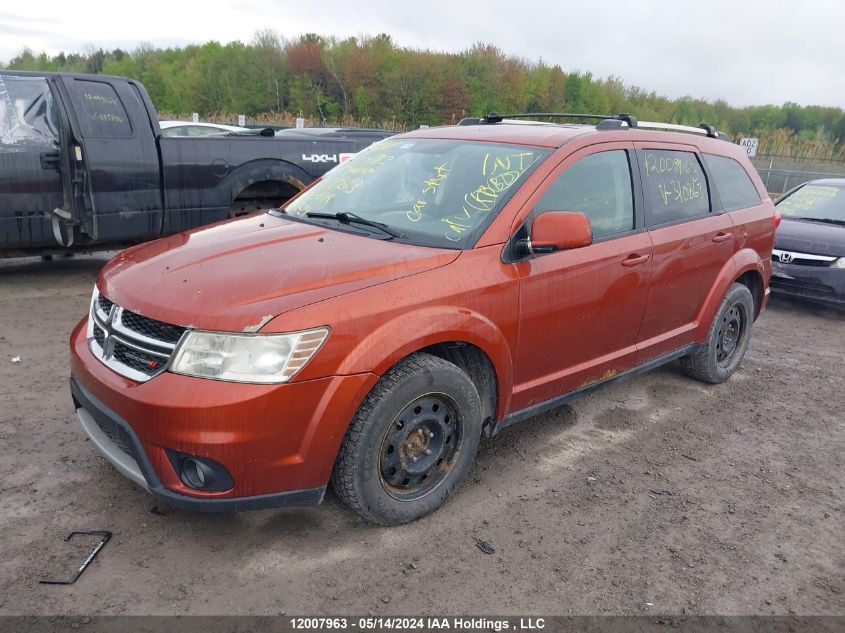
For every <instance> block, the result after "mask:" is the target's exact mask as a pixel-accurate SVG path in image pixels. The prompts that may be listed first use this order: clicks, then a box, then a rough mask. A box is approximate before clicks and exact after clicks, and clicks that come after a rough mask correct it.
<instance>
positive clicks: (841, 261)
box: [830, 257, 845, 268]
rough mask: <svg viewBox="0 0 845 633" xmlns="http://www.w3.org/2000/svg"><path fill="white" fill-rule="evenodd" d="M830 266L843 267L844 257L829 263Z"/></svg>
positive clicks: (844, 263) (844, 266)
mask: <svg viewBox="0 0 845 633" xmlns="http://www.w3.org/2000/svg"><path fill="white" fill-rule="evenodd" d="M830 267H831V268H845V257H840V258H839V259H837V260H836V261H835V262H833V263H832V264H831V265H830Z"/></svg>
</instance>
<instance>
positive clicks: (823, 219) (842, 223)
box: [795, 216, 845, 226]
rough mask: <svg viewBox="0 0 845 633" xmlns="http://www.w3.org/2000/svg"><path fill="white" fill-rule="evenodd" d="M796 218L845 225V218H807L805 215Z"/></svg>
mask: <svg viewBox="0 0 845 633" xmlns="http://www.w3.org/2000/svg"><path fill="white" fill-rule="evenodd" d="M795 219H796V220H806V221H807V222H824V223H825V224H838V225H840V226H845V220H840V219H838V218H807V217H803V216H796V217H795Z"/></svg>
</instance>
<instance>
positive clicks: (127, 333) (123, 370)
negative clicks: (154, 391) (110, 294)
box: [88, 293, 187, 382]
mask: <svg viewBox="0 0 845 633" xmlns="http://www.w3.org/2000/svg"><path fill="white" fill-rule="evenodd" d="M89 319H91V321H92V324H91V327H90V329H89V336H90V338H89V340H88V347H89V349H90V350H91V353H92V354H94V356H96V357H97V358H98V359H99V360H100V361H101V362H102V363H103V364H105V365H106V366H107V367H109V368H110V369H112V370H113V371H115V372H117V373H118V374H120V375H122V376H125V377H127V378H129V379H130V380H134V381H136V382H145V381H147V380H149V379H150V378H153V377H155V376H157V375H159V374H160V373H161V372H163V371H164V370H165V369H166V368H167V365H168V363H169V362H170V357H171V356H172V355H173V352H174V351H175V349H176V345H177V344H178V342H179V339H180V338H181V337H182V334H184V333H185V331H186V330H187V328H183V327H181V326H178V325H171V324H169V323H163V322H161V321H156V320H155V319H150V318H149V317H145V316H143V315H140V314H137V313H135V312H130V311H128V310H125V309H124V308H123V307H121V306H119V305H117V304H115V303H113V302H112V301H110V300H109V299H107V298H106V297H104V296H102V295H100V294H96V293H95V296H94V298H93V299H92V301H91V312H90V315H89ZM158 336H160V337H161V338H158Z"/></svg>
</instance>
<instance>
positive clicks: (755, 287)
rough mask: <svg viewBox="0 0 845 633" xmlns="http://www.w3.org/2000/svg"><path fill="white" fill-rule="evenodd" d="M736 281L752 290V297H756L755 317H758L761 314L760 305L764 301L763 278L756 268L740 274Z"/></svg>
mask: <svg viewBox="0 0 845 633" xmlns="http://www.w3.org/2000/svg"><path fill="white" fill-rule="evenodd" d="M736 283H738V284H742V285H743V286H746V287H747V288H748V289H749V290H750V291H751V297H752V298H753V299H754V318H755V319H756V318H757V316H758V315H759V314H760V306H761V305H762V302H763V278H762V277H761V276H760V273H758V272H757V271H756V270H749V271H748V272H746V273H743V274H742V275H740V276H739V278H738V279H737V280H736Z"/></svg>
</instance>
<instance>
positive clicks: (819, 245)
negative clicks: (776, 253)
mask: <svg viewBox="0 0 845 633" xmlns="http://www.w3.org/2000/svg"><path fill="white" fill-rule="evenodd" d="M775 248H777V249H780V250H782V251H793V252H797V253H811V254H813V255H832V256H834V257H845V226H838V225H836V224H824V223H822V222H808V221H806V220H790V219H789V218H787V217H786V216H784V217H783V219H782V221H781V223H780V226H779V227H778V230H777V233H776V234H775Z"/></svg>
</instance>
